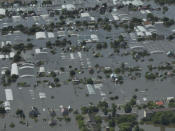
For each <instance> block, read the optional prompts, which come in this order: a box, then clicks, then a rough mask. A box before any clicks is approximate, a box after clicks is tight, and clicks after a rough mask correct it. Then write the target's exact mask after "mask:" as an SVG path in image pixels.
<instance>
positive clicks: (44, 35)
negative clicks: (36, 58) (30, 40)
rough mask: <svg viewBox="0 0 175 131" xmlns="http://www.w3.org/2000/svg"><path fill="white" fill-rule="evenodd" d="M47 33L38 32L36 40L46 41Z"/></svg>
mask: <svg viewBox="0 0 175 131" xmlns="http://www.w3.org/2000/svg"><path fill="white" fill-rule="evenodd" d="M45 38H46V33H45V32H36V39H45Z"/></svg>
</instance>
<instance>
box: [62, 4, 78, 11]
mask: <svg viewBox="0 0 175 131" xmlns="http://www.w3.org/2000/svg"><path fill="white" fill-rule="evenodd" d="M62 9H66V10H68V11H72V10H75V5H73V4H67V5H62Z"/></svg>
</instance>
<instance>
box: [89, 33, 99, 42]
mask: <svg viewBox="0 0 175 131" xmlns="http://www.w3.org/2000/svg"><path fill="white" fill-rule="evenodd" d="M91 39H92V40H93V41H98V40H99V39H98V36H97V35H96V34H91Z"/></svg>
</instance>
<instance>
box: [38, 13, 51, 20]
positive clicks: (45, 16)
mask: <svg viewBox="0 0 175 131" xmlns="http://www.w3.org/2000/svg"><path fill="white" fill-rule="evenodd" d="M40 16H41V17H42V18H43V19H44V20H46V19H47V18H49V15H48V14H43V15H40Z"/></svg>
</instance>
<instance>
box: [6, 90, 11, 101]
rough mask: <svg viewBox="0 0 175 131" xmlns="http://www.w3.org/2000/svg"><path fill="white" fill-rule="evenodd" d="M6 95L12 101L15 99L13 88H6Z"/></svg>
mask: <svg viewBox="0 0 175 131" xmlns="http://www.w3.org/2000/svg"><path fill="white" fill-rule="evenodd" d="M5 96H6V100H7V101H12V100H13V92H12V89H5Z"/></svg>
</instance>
